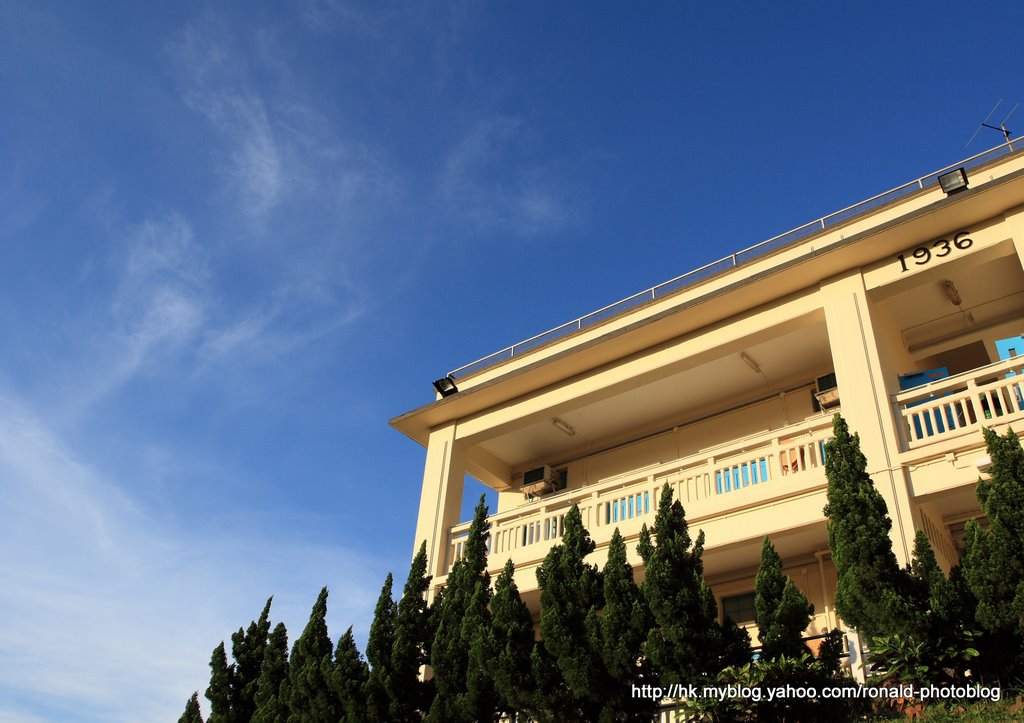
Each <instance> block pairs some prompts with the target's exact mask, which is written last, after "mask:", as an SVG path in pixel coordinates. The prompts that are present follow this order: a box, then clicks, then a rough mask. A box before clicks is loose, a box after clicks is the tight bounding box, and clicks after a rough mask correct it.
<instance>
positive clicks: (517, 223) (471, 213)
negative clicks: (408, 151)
mask: <svg viewBox="0 0 1024 723" xmlns="http://www.w3.org/2000/svg"><path fill="white" fill-rule="evenodd" d="M528 144H529V130H528V129H527V128H526V127H525V125H524V122H523V121H522V120H521V119H519V118H514V117H495V118H490V119H486V120H481V121H478V122H476V123H475V124H473V125H472V127H470V128H469V130H468V131H467V132H466V133H465V134H464V135H463V136H462V137H461V138H460V139H459V140H458V142H457V143H455V144H454V146H453V147H452V148H451V149H450V151H449V153H448V155H447V158H446V159H445V162H444V164H443V167H442V170H441V173H440V179H439V183H438V189H439V196H440V200H441V201H442V202H443V203H445V204H446V205H447V206H448V208H449V210H450V212H451V213H452V214H453V215H454V216H455V217H456V218H461V219H463V220H465V221H467V222H469V223H471V224H473V225H474V226H476V227H478V228H480V229H485V230H489V231H491V230H501V231H511V232H513V233H516V234H519V235H524V236H527V235H533V234H536V233H540V232H549V231H556V230H558V229H560V228H562V227H564V226H566V225H568V224H570V223H573V222H574V221H575V220H577V218H578V211H577V209H576V208H574V206H573V204H572V203H571V202H570V201H569V199H568V197H567V194H566V193H565V189H564V188H562V187H561V186H560V185H559V184H558V183H556V182H555V181H553V180H552V179H551V178H550V170H549V168H548V167H547V166H546V165H545V164H544V163H542V162H541V161H539V160H537V161H531V160H530V154H529V153H528V152H525V150H524V148H525V146H527V145H528Z"/></svg>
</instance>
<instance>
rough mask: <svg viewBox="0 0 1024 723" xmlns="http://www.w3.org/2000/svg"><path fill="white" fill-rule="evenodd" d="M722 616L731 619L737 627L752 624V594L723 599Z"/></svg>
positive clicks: (747, 593)
mask: <svg viewBox="0 0 1024 723" xmlns="http://www.w3.org/2000/svg"><path fill="white" fill-rule="evenodd" d="M722 615H723V617H727V618H731V619H732V621H733V622H734V623H736V624H737V625H744V624H746V623H752V622H754V617H755V615H754V593H752V592H746V593H743V594H742V595H731V596H729V597H723V598H722Z"/></svg>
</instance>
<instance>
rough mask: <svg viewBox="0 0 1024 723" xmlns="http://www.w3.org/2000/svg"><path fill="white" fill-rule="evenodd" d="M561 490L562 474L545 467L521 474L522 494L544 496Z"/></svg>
mask: <svg viewBox="0 0 1024 723" xmlns="http://www.w3.org/2000/svg"><path fill="white" fill-rule="evenodd" d="M561 488H562V473H561V472H558V471H557V470H553V469H551V468H550V467H548V466H547V465H544V466H543V467H537V468H536V469H529V470H526V471H525V472H523V494H527V495H535V496H540V495H546V494H549V493H551V492H555V491H556V490H559V489H561Z"/></svg>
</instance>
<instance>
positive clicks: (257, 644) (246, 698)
mask: <svg viewBox="0 0 1024 723" xmlns="http://www.w3.org/2000/svg"><path fill="white" fill-rule="evenodd" d="M273 599H274V598H273V597H271V598H269V599H268V600H267V604H266V605H265V606H264V607H263V612H261V613H260V616H259V618H258V619H257V620H254V621H253V622H251V623H249V627H248V629H247V630H244V631H243V630H242V629H241V628H239V629H238V632H236V633H234V634H233V635H232V636H231V653H232V655H233V656H234V659H235V675H234V679H233V680H232V686H231V687H232V691H231V692H232V695H231V698H232V701H231V704H232V708H233V709H234V717H235V720H238V721H248V720H251V719H252V717H253V714H254V713H255V712H256V690H257V688H258V687H259V684H260V668H261V667H262V666H263V655H264V653H265V652H266V649H267V636H268V635H269V634H270V604H271V602H272V601H273Z"/></svg>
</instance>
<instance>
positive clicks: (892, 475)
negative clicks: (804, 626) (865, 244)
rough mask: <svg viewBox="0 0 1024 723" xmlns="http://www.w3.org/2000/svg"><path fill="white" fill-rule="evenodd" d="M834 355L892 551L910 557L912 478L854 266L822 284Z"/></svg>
mask: <svg viewBox="0 0 1024 723" xmlns="http://www.w3.org/2000/svg"><path fill="white" fill-rule="evenodd" d="M821 294H822V302H823V305H824V309H825V324H826V326H827V328H828V337H829V345H830V347H831V349H832V360H833V363H834V365H835V370H836V380H837V381H838V383H839V395H840V399H841V402H840V403H841V406H842V415H843V418H844V419H846V421H847V423H848V424H849V425H850V431H851V432H856V433H857V434H858V435H859V436H860V445H861V451H862V452H863V453H864V456H865V457H867V462H868V469H867V471H868V474H869V475H871V478H872V480H874V483H875V488H876V489H877V490H878V491H879V493H881V495H882V497H883V498H884V499H885V504H886V506H887V507H888V508H889V517H890V518H891V519H892V532H891V536H892V542H893V552H894V553H895V554H896V559H897V560H898V561H899V563H900V565H905V564H907V563H909V562H910V559H911V555H912V553H913V548H914V534H915V528H916V527H917V522H916V517H915V515H916V512H915V506H914V505H913V504H912V503H911V495H910V484H909V483H910V480H909V478H908V477H907V474H906V470H904V469H903V467H902V465H900V464H899V462H898V455H899V451H900V447H899V444H900V442H899V435H898V434H897V428H896V425H895V422H894V420H893V413H892V405H891V404H890V403H889V396H888V393H887V391H886V384H885V379H884V377H883V374H882V365H881V361H880V355H879V351H878V343H877V339H876V337H875V331H874V327H873V325H872V320H871V305H870V302H869V299H868V297H867V290H866V289H865V287H864V277H863V275H862V274H861V272H860V270H859V269H858V270H855V271H853V272H852V273H850V274H846V275H844V276H842V277H837V278H833V279H829V280H828V281H826V282H824V283H822V285H821Z"/></svg>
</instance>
